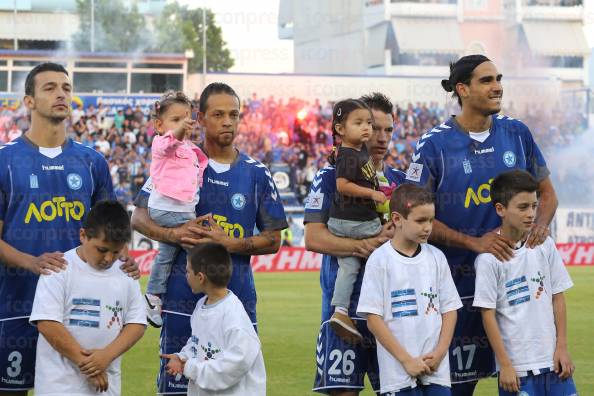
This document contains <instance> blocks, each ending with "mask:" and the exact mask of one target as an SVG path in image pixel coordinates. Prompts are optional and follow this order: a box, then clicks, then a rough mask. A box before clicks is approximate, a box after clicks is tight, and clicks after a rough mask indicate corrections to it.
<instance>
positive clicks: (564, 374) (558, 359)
mask: <svg viewBox="0 0 594 396" xmlns="http://www.w3.org/2000/svg"><path fill="white" fill-rule="evenodd" d="M553 365H554V367H555V373H557V374H558V375H559V378H561V379H567V378H569V377H571V376H572V375H573V372H574V371H575V365H574V364H573V361H572V360H571V356H569V352H568V351H567V348H555V354H554V355H553Z"/></svg>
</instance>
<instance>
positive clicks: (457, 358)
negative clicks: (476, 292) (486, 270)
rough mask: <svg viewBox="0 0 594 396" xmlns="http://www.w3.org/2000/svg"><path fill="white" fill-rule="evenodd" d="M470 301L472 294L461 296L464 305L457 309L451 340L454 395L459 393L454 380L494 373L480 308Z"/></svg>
mask: <svg viewBox="0 0 594 396" xmlns="http://www.w3.org/2000/svg"><path fill="white" fill-rule="evenodd" d="M472 301H473V298H464V299H462V304H463V306H462V308H460V309H459V310H458V320H457V321H456V329H455V331H454V338H453V339H452V343H451V344H450V351H449V352H450V353H449V355H450V372H451V380H452V390H453V394H454V395H455V396H458V395H457V394H456V392H455V389H456V386H455V384H460V383H469V382H474V381H477V380H478V379H480V378H486V377H492V376H494V375H495V373H496V367H495V356H494V354H493V350H492V349H491V345H490V344H489V339H488V338H487V335H486V334H485V329H484V328H483V319H482V317H481V310H480V308H476V307H473V306H472ZM470 394H472V393H470ZM460 396H461V395H460Z"/></svg>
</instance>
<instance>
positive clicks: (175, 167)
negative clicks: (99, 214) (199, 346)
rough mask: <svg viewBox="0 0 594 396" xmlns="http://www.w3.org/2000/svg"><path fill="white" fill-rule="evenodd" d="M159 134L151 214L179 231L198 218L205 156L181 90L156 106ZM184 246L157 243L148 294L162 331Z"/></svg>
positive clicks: (150, 310)
mask: <svg viewBox="0 0 594 396" xmlns="http://www.w3.org/2000/svg"><path fill="white" fill-rule="evenodd" d="M154 123H155V130H156V131H157V132H158V133H159V135H156V136H155V137H154V139H153V144H152V147H151V151H152V162H151V179H152V183H153V189H152V191H151V195H150V197H149V201H148V212H149V216H150V217H151V219H153V221H155V222H156V223H157V224H159V225H160V226H163V227H177V226H180V225H182V224H184V223H186V222H188V221H190V220H192V219H195V218H196V212H195V207H196V205H197V204H198V199H199V196H198V194H199V192H200V187H201V186H202V176H203V174H204V169H206V166H207V165H208V158H207V157H206V155H205V154H204V153H203V152H202V150H200V148H198V146H196V145H195V144H194V143H192V142H191V141H190V136H191V134H192V131H193V130H194V124H195V121H194V120H192V103H191V102H190V100H189V99H188V97H187V96H186V95H184V94H183V93H182V92H170V93H167V94H165V95H164V96H163V97H162V98H161V100H159V101H157V102H156V103H155V111H154ZM179 249H180V247H179V246H177V245H172V244H168V243H163V242H161V243H159V254H158V256H157V258H156V259H155V261H154V263H153V267H152V270H151V276H150V279H149V282H148V285H147V290H146V295H145V299H146V303H147V319H148V321H149V323H150V324H151V325H153V326H155V327H161V326H162V325H163V321H162V319H161V305H162V304H161V298H160V295H161V294H163V293H165V292H166V290H167V279H168V278H169V274H170V273H171V267H172V266H173V261H174V260H175V257H176V256H177V254H178V252H179Z"/></svg>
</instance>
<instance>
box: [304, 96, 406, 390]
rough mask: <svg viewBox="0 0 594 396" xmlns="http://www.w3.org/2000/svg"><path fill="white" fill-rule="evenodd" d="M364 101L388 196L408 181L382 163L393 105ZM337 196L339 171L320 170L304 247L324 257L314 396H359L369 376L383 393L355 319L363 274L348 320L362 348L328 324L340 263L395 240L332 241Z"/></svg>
mask: <svg viewBox="0 0 594 396" xmlns="http://www.w3.org/2000/svg"><path fill="white" fill-rule="evenodd" d="M360 100H362V101H363V102H365V103H366V104H367V105H368V106H369V107H370V108H371V111H372V113H373V118H374V124H373V133H372V136H371V138H370V140H369V141H368V142H367V149H368V151H369V154H370V157H371V159H372V161H373V164H374V166H375V169H376V172H377V174H378V179H379V181H380V187H382V190H383V191H386V192H391V190H393V189H394V188H395V187H397V186H399V185H400V184H402V183H404V178H405V174H404V173H403V172H401V171H398V170H395V169H392V168H390V167H389V166H387V165H386V164H385V163H384V161H383V160H384V157H385V155H386V153H387V151H388V144H389V143H390V140H391V138H392V133H393V131H394V118H393V106H392V103H391V102H390V100H389V99H388V98H387V97H386V96H384V95H382V94H380V93H373V94H371V95H366V96H363V97H362V98H360ZM335 193H336V176H335V169H334V167H331V166H330V167H326V168H324V169H321V170H320V171H318V173H317V174H316V177H315V178H314V180H313V183H312V185H311V189H310V192H309V195H308V198H307V204H306V206H305V219H304V222H305V246H306V248H307V249H308V250H311V251H315V252H318V253H323V254H324V256H323V261H322V269H321V271H320V286H321V287H322V321H321V326H320V332H319V335H318V340H317V344H316V363H317V367H316V377H315V382H314V391H316V392H320V393H325V394H330V395H332V396H356V395H358V394H359V392H360V391H361V390H362V389H363V388H364V384H365V381H364V380H365V375H366V374H367V376H368V378H369V380H370V383H371V386H372V387H373V389H374V390H376V391H379V370H378V363H377V354H376V344H375V339H374V337H373V335H372V334H371V333H370V332H369V330H368V329H367V325H366V322H365V320H364V319H362V318H360V317H358V316H356V314H355V310H356V308H357V302H358V300H359V292H360V289H361V280H362V278H363V271H360V273H359V276H358V277H357V282H356V283H355V286H354V288H353V293H352V295H351V303H350V307H349V316H350V317H351V319H352V320H353V321H354V322H355V324H356V325H357V329H358V330H359V332H360V333H361V335H362V336H363V342H361V343H360V344H357V345H351V344H348V343H346V342H344V341H342V340H341V339H340V338H339V337H338V336H337V335H336V334H335V333H334V332H333V331H332V330H331V329H330V326H329V324H328V320H329V319H330V317H331V316H332V313H333V307H332V305H331V301H332V295H333V294H334V282H335V280H336V273H337V271H338V262H337V260H336V257H337V256H353V255H355V256H358V257H362V258H366V257H367V256H369V254H371V252H372V251H373V250H374V249H375V248H377V247H378V246H380V245H381V244H382V243H383V242H385V241H387V240H388V239H390V238H391V237H392V231H391V229H390V228H388V227H385V228H384V231H382V233H381V234H380V235H378V236H376V237H372V238H367V239H361V240H355V239H350V238H341V237H337V236H335V235H333V234H332V233H330V231H328V227H327V225H326V223H327V221H328V218H329V212H330V205H331V203H332V199H333V196H334V194H335Z"/></svg>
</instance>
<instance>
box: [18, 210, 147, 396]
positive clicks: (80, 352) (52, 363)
mask: <svg viewBox="0 0 594 396" xmlns="http://www.w3.org/2000/svg"><path fill="white" fill-rule="evenodd" d="M130 235H131V230H130V220H129V218H128V212H126V210H125V209H124V207H123V206H122V205H121V204H119V203H118V202H116V201H103V202H99V203H97V204H96V205H95V206H94V207H93V208H92V209H91V211H90V212H89V214H88V215H87V218H86V219H85V220H84V222H83V227H82V228H81V230H80V241H81V245H80V246H79V247H77V248H74V249H72V250H70V251H68V252H65V253H64V259H65V260H66V262H67V263H68V265H67V267H66V269H65V270H64V271H62V272H56V273H52V274H51V275H41V277H40V278H39V282H38V284H37V290H36V292H35V299H34V301H33V309H32V312H31V316H30V318H29V321H30V322H31V323H32V324H35V325H36V326H37V328H38V329H39V333H40V337H39V339H38V341H37V357H36V360H35V394H36V395H38V396H41V395H44V396H58V395H60V396H62V395H70V396H82V395H97V394H98V393H100V392H106V393H105V394H106V395H111V396H116V395H120V394H121V371H120V362H121V355H122V354H123V353H124V352H126V351H127V350H128V349H130V348H131V347H132V346H133V345H134V344H135V343H136V342H137V341H138V340H140V338H141V337H142V336H143V334H144V330H145V328H146V311H145V308H144V302H143V297H142V293H141V292H140V286H139V284H138V281H136V280H134V279H132V278H130V277H128V276H127V275H126V274H125V273H123V272H122V271H121V270H120V268H119V267H120V266H119V263H118V262H117V258H118V257H120V254H121V252H122V250H123V249H124V247H125V246H126V244H127V243H128V241H129V240H130ZM114 264H115V265H114Z"/></svg>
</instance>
